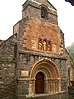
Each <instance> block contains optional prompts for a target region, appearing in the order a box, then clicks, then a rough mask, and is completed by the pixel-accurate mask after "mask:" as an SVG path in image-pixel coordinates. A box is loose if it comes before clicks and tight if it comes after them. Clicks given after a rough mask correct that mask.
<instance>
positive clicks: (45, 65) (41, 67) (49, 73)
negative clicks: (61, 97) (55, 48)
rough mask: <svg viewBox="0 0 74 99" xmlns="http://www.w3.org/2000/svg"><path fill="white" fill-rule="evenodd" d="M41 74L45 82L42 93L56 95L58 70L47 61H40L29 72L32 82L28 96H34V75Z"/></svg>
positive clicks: (58, 80)
mask: <svg viewBox="0 0 74 99" xmlns="http://www.w3.org/2000/svg"><path fill="white" fill-rule="evenodd" d="M40 72H41V73H43V74H44V80H45V85H46V86H45V87H44V92H45V93H56V92H59V91H60V89H59V88H60V84H59V83H60V73H59V70H58V68H57V66H56V64H54V63H53V62H52V61H49V60H47V59H42V60H40V61H38V62H36V63H35V64H34V65H33V67H32V69H31V71H30V79H31V80H32V81H33V82H32V85H31V86H32V87H31V93H30V94H35V93H36V92H35V80H36V75H37V74H38V73H40Z"/></svg>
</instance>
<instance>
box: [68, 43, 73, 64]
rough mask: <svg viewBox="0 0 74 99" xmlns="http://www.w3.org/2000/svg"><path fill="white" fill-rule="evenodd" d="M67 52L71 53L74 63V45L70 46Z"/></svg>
mask: <svg viewBox="0 0 74 99" xmlns="http://www.w3.org/2000/svg"><path fill="white" fill-rule="evenodd" d="M67 50H68V52H69V54H70V56H71V57H72V59H73V62H74V43H72V44H71V45H70V46H68V47H67Z"/></svg>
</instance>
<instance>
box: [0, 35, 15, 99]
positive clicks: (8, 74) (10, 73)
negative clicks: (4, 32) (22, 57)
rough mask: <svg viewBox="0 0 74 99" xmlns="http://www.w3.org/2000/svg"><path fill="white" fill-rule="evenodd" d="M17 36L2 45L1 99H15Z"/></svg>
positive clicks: (0, 51)
mask: <svg viewBox="0 0 74 99" xmlns="http://www.w3.org/2000/svg"><path fill="white" fill-rule="evenodd" d="M15 45H16V35H13V36H11V37H10V38H9V39H7V40H6V41H4V42H3V43H2V44H1V45H0V99H13V97H15V91H16V90H15V88H16V87H15V85H16V80H15V79H16V76H15V72H16V71H15V69H16V54H17V53H16V50H17V49H16V48H15Z"/></svg>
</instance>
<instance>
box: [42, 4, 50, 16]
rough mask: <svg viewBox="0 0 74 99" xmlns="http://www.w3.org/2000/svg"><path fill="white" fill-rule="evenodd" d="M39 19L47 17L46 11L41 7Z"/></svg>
mask: <svg viewBox="0 0 74 99" xmlns="http://www.w3.org/2000/svg"><path fill="white" fill-rule="evenodd" d="M41 17H42V18H47V17H48V12H47V9H46V8H45V7H43V6H42V7H41Z"/></svg>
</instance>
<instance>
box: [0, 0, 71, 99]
mask: <svg viewBox="0 0 74 99" xmlns="http://www.w3.org/2000/svg"><path fill="white" fill-rule="evenodd" d="M22 7H23V8H22V19H21V20H20V21H19V22H17V23H16V24H15V25H14V26H13V35H12V36H11V37H9V38H8V39H7V40H5V41H1V40H0V99H13V98H15V97H17V99H24V98H25V97H30V96H31V97H32V96H33V97H34V96H39V95H41V94H44V95H46V94H49V95H50V94H58V93H64V92H66V93H67V92H68V86H70V85H71V84H70V81H71V80H73V68H72V66H73V62H72V59H71V57H70V56H69V54H68V52H67V50H66V49H65V44H64V33H63V32H62V30H61V29H60V27H59V26H58V20H57V17H58V16H57V10H56V8H55V7H54V6H53V5H52V4H51V3H50V0H49V1H48V0H26V2H25V3H24V4H23V5H22Z"/></svg>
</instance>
